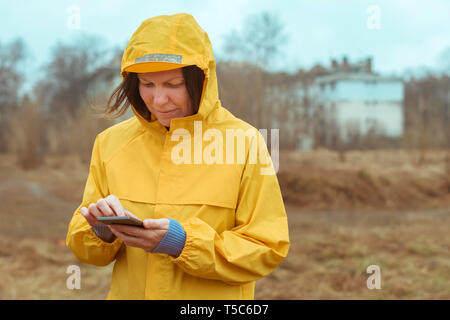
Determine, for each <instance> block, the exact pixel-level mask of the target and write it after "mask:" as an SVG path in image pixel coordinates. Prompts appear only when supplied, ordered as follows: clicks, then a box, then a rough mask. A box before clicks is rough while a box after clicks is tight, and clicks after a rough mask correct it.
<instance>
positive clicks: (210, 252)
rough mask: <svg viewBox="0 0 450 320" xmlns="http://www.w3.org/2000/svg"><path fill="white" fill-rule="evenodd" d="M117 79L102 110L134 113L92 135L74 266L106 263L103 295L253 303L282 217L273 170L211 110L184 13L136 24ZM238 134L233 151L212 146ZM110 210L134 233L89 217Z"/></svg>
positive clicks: (200, 48) (233, 121)
mask: <svg viewBox="0 0 450 320" xmlns="http://www.w3.org/2000/svg"><path fill="white" fill-rule="evenodd" d="M121 75H122V78H123V81H122V84H121V85H120V86H119V87H118V88H117V89H116V90H115V92H114V93H113V95H112V97H111V99H110V101H109V103H108V105H109V107H108V108H107V113H112V112H118V113H119V114H121V113H123V112H124V111H125V110H126V108H127V107H128V105H131V107H132V110H133V112H134V114H135V116H134V117H132V118H131V119H129V120H127V121H124V122H121V123H119V124H117V125H115V126H112V127H111V128H108V129H107V130H105V131H103V132H102V133H100V134H99V135H98V136H97V137H96V140H95V143H94V147H93V152H92V159H91V165H90V171H89V176H88V179H87V183H86V188H85V191H84V195H83V200H82V203H81V205H80V206H79V208H78V209H77V210H76V211H75V213H74V215H73V218H72V220H71V222H70V224H69V230H68V234H67V239H66V244H67V246H68V247H69V248H70V249H71V250H72V251H73V253H74V254H75V255H76V256H77V258H78V259H79V260H80V261H81V262H84V263H89V264H94V265H98V266H104V265H108V264H109V263H111V262H112V261H114V260H115V264H114V270H113V274H112V280H111V287H110V291H109V294H108V296H107V299H253V298H254V288H255V280H257V279H260V278H262V277H264V276H266V275H268V274H269V273H270V272H272V271H273V270H274V269H275V268H276V267H277V266H278V264H279V263H280V262H281V261H282V260H283V259H284V258H285V257H286V255H287V252H288V249H289V235H288V227H287V218H286V212H285V208H284V204H283V200H282V197H281V192H280V188H279V185H278V181H277V178H276V175H275V174H274V172H273V170H272V174H263V173H262V172H263V169H267V167H269V168H272V169H273V165H272V162H271V161H270V158H269V163H268V164H267V163H266V164H264V163H261V162H260V161H257V162H256V163H255V161H251V160H252V154H253V151H255V150H258V152H260V154H262V155H263V156H266V157H268V150H267V147H266V145H265V143H264V140H263V139H262V138H261V135H260V134H259V132H258V131H257V130H256V129H255V128H253V127H252V126H251V125H249V124H247V123H246V122H244V121H242V120H240V119H237V118H236V117H234V116H233V115H232V114H231V113H230V112H229V111H227V110H226V109H225V108H223V107H222V106H221V103H220V100H219V97H218V89H217V79H216V65H215V60H214V56H213V52H212V47H211V43H210V41H209V38H208V35H207V34H206V33H205V32H204V31H203V30H202V29H201V28H200V26H199V25H198V24H197V22H196V21H195V20H194V18H193V17H192V16H191V15H188V14H176V15H172V16H158V17H153V18H150V19H147V20H145V21H144V22H143V23H142V24H141V26H140V27H139V28H138V29H137V30H136V32H135V33H134V34H133V36H132V37H131V39H130V41H129V43H128V45H127V47H126V49H125V51H124V54H123V58H122V66H121ZM249 85H251V84H249ZM111 101H113V103H111ZM122 103H124V106H123V107H122V109H119V106H120V105H121V104H122ZM233 130H234V131H233ZM249 130H253V131H254V132H256V135H255V136H251V135H248V136H244V139H245V146H244V148H243V149H242V148H241V149H239V144H238V143H237V144H236V145H232V146H231V149H230V144H228V141H227V143H224V140H222V143H220V142H221V137H226V134H227V133H228V132H250V131H249ZM202 132H204V133H205V134H204V135H202ZM207 133H208V134H207ZM238 138H239V137H238ZM233 139H234V137H233ZM205 141H212V142H211V143H210V144H208V143H205ZM211 145H214V146H215V148H211ZM222 148H223V149H222ZM212 149H214V151H211V150H212ZM199 150H200V153H199ZM222 151H223V153H222ZM230 152H232V157H230V158H228V156H229V154H230ZM223 154H226V157H227V161H220V160H221V159H219V158H220V155H222V156H223ZM235 155H236V158H237V159H238V161H228V160H230V159H231V160H234V158H235ZM180 157H181V158H180ZM269 157H270V156H269ZM223 158H225V156H223ZM180 159H182V160H183V161H180ZM239 159H244V161H243V162H242V161H239ZM211 160H213V161H211ZM114 215H118V216H121V215H131V216H136V217H137V218H139V219H141V220H143V222H144V228H138V227H132V226H119V225H114V226H110V227H105V226H103V227H102V226H101V224H99V223H98V222H97V220H96V219H97V217H101V216H114ZM102 229H103V230H102Z"/></svg>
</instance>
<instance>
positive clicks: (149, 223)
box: [108, 212, 170, 252]
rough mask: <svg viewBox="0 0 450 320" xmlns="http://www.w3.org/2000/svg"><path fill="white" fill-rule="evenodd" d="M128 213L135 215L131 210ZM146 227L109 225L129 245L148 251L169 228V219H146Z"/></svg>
mask: <svg viewBox="0 0 450 320" xmlns="http://www.w3.org/2000/svg"><path fill="white" fill-rule="evenodd" d="M127 215H130V216H132V217H134V215H133V214H132V213H130V212H127ZM143 223H144V228H139V227H133V226H125V225H119V224H114V225H109V226H108V227H109V229H110V230H111V232H112V233H113V234H114V235H115V236H116V237H118V238H120V239H121V240H122V241H123V242H124V243H125V244H126V245H127V246H131V247H136V248H141V249H144V250H145V251H147V252H152V250H153V249H154V248H155V247H156V246H157V245H158V244H159V242H160V241H161V240H162V238H164V236H165V235H166V233H167V230H169V224H170V220H169V219H145V220H144V221H143Z"/></svg>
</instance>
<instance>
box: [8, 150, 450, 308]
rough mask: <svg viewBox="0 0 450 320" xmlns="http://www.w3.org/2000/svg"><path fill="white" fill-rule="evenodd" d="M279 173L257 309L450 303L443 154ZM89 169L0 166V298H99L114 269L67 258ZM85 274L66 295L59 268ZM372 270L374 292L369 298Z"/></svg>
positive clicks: (66, 164) (379, 154) (358, 159)
mask: <svg viewBox="0 0 450 320" xmlns="http://www.w3.org/2000/svg"><path fill="white" fill-rule="evenodd" d="M280 159H281V160H282V162H281V163H280V170H279V173H278V176H279V180H280V186H281V188H282V192H283V197H284V199H285V201H286V209H287V212H288V219H289V228H290V237H291V248H290V251H289V255H288V257H287V258H286V259H285V260H284V261H283V262H282V263H281V265H280V266H279V267H278V268H277V269H276V270H275V271H274V272H273V273H272V274H270V275H269V276H267V277H266V278H264V279H261V280H259V281H257V285H256V296H255V298H256V299H450V241H449V240H450V239H449V230H450V196H449V192H450V177H449V176H448V174H447V171H446V167H445V161H444V159H445V153H444V152H440V151H433V152H429V153H428V154H427V156H426V158H425V161H424V162H423V163H422V165H421V166H417V165H416V162H417V161H416V160H417V154H415V153H411V152H406V151H370V152H349V153H348V154H347V155H346V161H345V162H341V161H339V159H338V155H337V154H336V153H334V152H330V151H326V150H319V151H316V152H311V153H302V154H299V153H282V154H281V155H280ZM86 177H87V165H83V164H81V163H80V162H79V161H78V160H77V159H73V158H48V159H46V163H45V165H44V166H43V167H41V168H39V169H37V170H31V171H23V170H21V169H20V168H18V167H17V166H16V165H15V159H14V157H13V156H10V155H0V201H1V204H2V205H1V209H0V221H1V223H0V271H1V277H0V299H104V298H105V297H106V294H107V292H108V287H109V280H110V275H111V271H112V265H109V266H107V267H104V268H100V267H95V266H89V265H85V264H81V263H79V262H78V261H77V260H76V258H75V257H74V256H73V255H72V253H71V252H70V250H69V249H68V248H67V247H65V243H64V240H65V236H66V231H67V224H68V223H69V221H70V218H71V216H72V214H73V211H74V209H75V208H76V207H77V206H78V204H79V202H80V201H81V195H82V191H83V188H84V183H85V179H86ZM70 265H78V266H80V269H81V289H80V290H69V289H67V288H66V280H67V277H68V276H69V275H68V274H66V269H67V267H68V266H70ZM369 265H378V266H379V267H380V270H381V289H379V290H376V289H375V290H369V289H368V288H367V286H366V281H367V278H368V277H369V276H370V275H369V274H367V273H366V268H367V267H368V266H369Z"/></svg>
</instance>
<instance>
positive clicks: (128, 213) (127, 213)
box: [123, 209, 141, 220]
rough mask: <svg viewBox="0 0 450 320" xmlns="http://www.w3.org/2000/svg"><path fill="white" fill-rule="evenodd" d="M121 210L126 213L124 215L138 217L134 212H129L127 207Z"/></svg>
mask: <svg viewBox="0 0 450 320" xmlns="http://www.w3.org/2000/svg"><path fill="white" fill-rule="evenodd" d="M123 210H124V211H125V215H126V216H130V217H133V218H136V219H139V218H138V217H136V216H135V215H134V214H132V213H131V212H130V211H128V210H127V209H123ZM139 220H141V219H139Z"/></svg>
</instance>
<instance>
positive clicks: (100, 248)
mask: <svg viewBox="0 0 450 320" xmlns="http://www.w3.org/2000/svg"><path fill="white" fill-rule="evenodd" d="M107 195H108V186H107V183H106V176H105V172H104V167H103V163H102V159H101V154H100V146H99V136H97V138H96V139H95V142H94V147H93V151H92V158H91V164H90V168H89V176H88V179H87V182H86V187H85V189H84V194H83V200H82V203H81V205H80V206H79V207H78V209H77V210H76V211H75V213H74V215H73V217H72V220H71V221H70V223H69V229H68V232H67V237H66V245H67V246H68V247H69V248H70V250H72V252H73V253H74V254H75V256H76V257H77V258H78V260H80V261H81V262H83V263H88V264H93V265H97V266H106V265H108V264H109V263H111V262H112V261H113V260H114V259H115V256H116V253H117V251H118V250H119V249H120V246H121V245H122V240H120V239H119V238H116V239H115V240H114V241H113V242H111V243H109V242H105V241H103V240H102V239H101V238H100V237H99V236H97V235H96V233H95V232H94V230H93V229H92V227H91V226H90V225H89V224H88V222H87V221H86V219H85V218H84V217H83V216H82V215H81V212H80V209H81V207H88V206H89V204H91V203H96V202H97V201H98V199H100V198H105V197H106V196H107Z"/></svg>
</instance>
